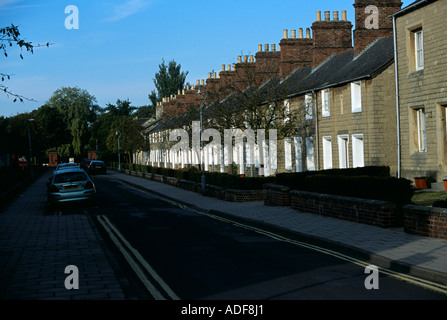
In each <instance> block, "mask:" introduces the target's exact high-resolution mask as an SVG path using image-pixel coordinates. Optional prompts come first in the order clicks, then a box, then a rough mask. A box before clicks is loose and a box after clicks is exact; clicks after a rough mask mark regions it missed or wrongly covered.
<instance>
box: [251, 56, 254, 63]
mask: <svg viewBox="0 0 447 320" xmlns="http://www.w3.org/2000/svg"><path fill="white" fill-rule="evenodd" d="M250 62H252V63H253V62H255V60H254V57H253V55H250Z"/></svg>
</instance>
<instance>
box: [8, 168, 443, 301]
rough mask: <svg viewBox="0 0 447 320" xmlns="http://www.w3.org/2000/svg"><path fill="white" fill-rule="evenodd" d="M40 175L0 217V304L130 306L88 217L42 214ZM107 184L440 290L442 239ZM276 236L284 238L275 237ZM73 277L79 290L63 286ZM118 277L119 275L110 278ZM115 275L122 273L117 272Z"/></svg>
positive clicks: (165, 189)
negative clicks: (416, 279) (334, 253)
mask: <svg viewBox="0 0 447 320" xmlns="http://www.w3.org/2000/svg"><path fill="white" fill-rule="evenodd" d="M47 177H48V176H47V175H45V174H44V175H42V176H40V177H39V178H37V179H36V181H35V182H34V183H33V184H31V185H30V186H29V187H28V188H27V189H26V190H24V191H23V192H22V193H21V194H20V195H19V199H20V201H15V202H13V203H12V204H11V205H9V206H6V208H5V209H4V210H3V211H0V300H137V299H139V297H138V294H136V293H135V292H134V291H132V290H131V289H129V288H131V287H132V284H131V282H129V279H128V278H127V277H126V276H125V275H124V272H123V271H122V270H121V269H120V266H119V265H118V264H117V262H116V260H115V258H114V255H113V254H112V253H111V251H110V248H109V247H108V246H107V245H106V242H105V240H104V239H103V238H102V236H101V233H100V232H99V230H98V229H97V225H95V223H94V221H93V220H92V219H93V218H92V217H90V216H89V215H88V214H81V215H79V214H72V215H70V214H63V215H48V214H43V212H45V210H44V208H45V199H46V197H43V196H42V193H45V188H42V185H44V184H45V181H46V179H47ZM108 178H109V179H113V180H116V181H117V182H119V183H123V184H127V185H128V186H130V187H134V188H137V189H140V190H143V191H147V192H150V193H152V194H154V195H157V196H159V197H162V198H164V199H166V200H169V201H173V202H176V203H177V204H179V205H182V206H186V207H188V208H190V209H193V210H197V211H200V212H202V213H206V214H210V215H214V216H218V217H220V218H225V219H227V220H231V221H234V222H236V223H240V224H244V225H246V226H248V227H250V228H256V230H264V231H266V232H274V233H275V234H278V235H279V237H280V239H293V240H294V241H303V242H304V241H305V242H306V243H310V244H312V245H318V246H321V247H324V248H327V249H328V250H334V251H337V252H343V253H344V254H349V255H352V256H356V257H359V258H361V259H362V261H366V262H368V263H370V264H373V265H376V266H378V267H379V268H386V269H389V270H392V271H398V272H402V273H405V274H407V275H410V276H416V277H419V278H422V279H426V280H429V281H432V282H434V283H436V284H440V285H441V287H442V288H444V289H447V240H442V239H434V238H427V237H422V236H417V235H410V234H406V233H405V232H404V231H403V229H402V228H390V229H384V228H380V227H375V226H369V225H363V224H359V223H355V222H349V221H344V220H339V219H335V218H331V217H323V216H319V215H315V214H310V213H306V212H300V211H297V210H294V209H291V208H290V207H270V206H264V204H263V202H242V203H238V202H227V201H223V200H218V199H215V198H210V197H206V196H203V195H201V194H199V193H195V192H190V191H186V190H183V189H181V188H177V187H174V186H171V185H168V184H164V183H159V182H155V181H151V180H147V179H144V178H140V177H136V176H131V175H126V174H124V173H117V172H115V171H111V170H110V171H108ZM281 237H283V238H281ZM69 265H74V266H76V267H77V268H78V271H79V289H71V290H70V289H67V287H66V285H65V284H66V280H67V279H72V276H74V273H71V272H66V271H65V268H66V267H67V266H69ZM117 270H118V272H117ZM120 270H121V271H120Z"/></svg>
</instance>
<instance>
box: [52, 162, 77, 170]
mask: <svg viewBox="0 0 447 320" xmlns="http://www.w3.org/2000/svg"><path fill="white" fill-rule="evenodd" d="M71 168H79V166H78V165H77V164H76V163H72V162H70V163H59V164H58V165H57V167H56V169H55V170H62V169H71Z"/></svg>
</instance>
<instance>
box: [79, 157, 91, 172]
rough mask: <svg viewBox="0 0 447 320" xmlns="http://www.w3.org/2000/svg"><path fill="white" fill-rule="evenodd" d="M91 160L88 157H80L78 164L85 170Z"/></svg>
mask: <svg viewBox="0 0 447 320" xmlns="http://www.w3.org/2000/svg"><path fill="white" fill-rule="evenodd" d="M91 161H92V159H88V158H84V159H82V161H81V165H80V167H81V169H84V170H86V171H87V169H88V165H89V164H90V162H91Z"/></svg>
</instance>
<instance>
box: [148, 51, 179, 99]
mask: <svg viewBox="0 0 447 320" xmlns="http://www.w3.org/2000/svg"><path fill="white" fill-rule="evenodd" d="M158 67H159V71H158V72H157V73H156V74H155V79H154V84H155V88H156V89H157V92H155V91H152V92H151V93H150V94H149V99H150V100H151V101H152V105H154V106H155V105H156V103H157V102H158V101H161V100H162V98H164V97H170V96H171V95H176V94H177V93H178V90H183V89H184V88H185V82H186V76H187V75H188V71H186V72H183V71H181V67H182V66H181V65H180V64H177V63H176V62H175V61H174V60H171V61H170V62H169V63H168V65H166V64H165V61H164V59H163V60H162V63H161V64H160V65H159V66H158Z"/></svg>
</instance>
